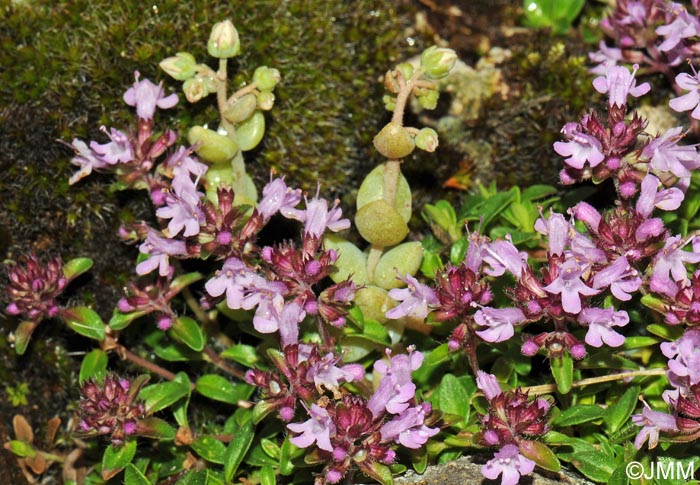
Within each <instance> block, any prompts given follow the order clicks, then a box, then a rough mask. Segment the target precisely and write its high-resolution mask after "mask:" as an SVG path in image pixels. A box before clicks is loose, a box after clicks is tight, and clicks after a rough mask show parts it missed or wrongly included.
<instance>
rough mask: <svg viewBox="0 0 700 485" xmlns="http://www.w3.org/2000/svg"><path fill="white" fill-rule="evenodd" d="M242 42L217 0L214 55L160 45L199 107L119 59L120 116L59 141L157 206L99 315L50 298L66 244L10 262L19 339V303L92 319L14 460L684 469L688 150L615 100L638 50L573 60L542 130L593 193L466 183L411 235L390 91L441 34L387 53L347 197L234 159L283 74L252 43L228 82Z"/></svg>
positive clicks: (688, 433) (181, 468)
mask: <svg viewBox="0 0 700 485" xmlns="http://www.w3.org/2000/svg"><path fill="white" fill-rule="evenodd" d="M633 3H634V5H632V4H633ZM649 5H651V4H649ZM649 5H647V3H644V2H628V3H624V2H621V3H619V4H618V7H616V8H617V9H618V10H619V9H621V8H623V7H624V8H627V9H628V10H630V9H631V10H634V12H637V10H635V9H641V8H642V7H644V8H651V7H650V6H649ZM661 5H662V4H659V3H658V2H657V3H654V4H653V6H654V8H661ZM664 5H665V6H664V8H665V9H666V10H664V12H665V16H663V17H659V19H658V21H659V25H658V26H656V32H657V33H659V35H661V36H662V37H670V36H675V35H676V32H677V31H680V30H679V29H677V28H676V27H677V25H678V24H677V22H680V20H678V19H681V20H682V19H686V20H684V22H685V23H684V24H683V25H684V26H685V27H684V29H685V30H682V33H680V34H678V35H677V37H678V39H679V41H678V43H676V45H674V46H673V47H674V48H677V49H681V47H679V46H680V45H681V44H682V47H683V48H684V49H686V50H687V51H682V52H683V53H685V54H684V55H686V57H687V58H689V59H691V60H692V56H691V55H690V54H692V53H693V52H694V50H693V49H694V47H693V46H694V44H692V41H693V40H694V38H695V37H699V36H700V21H697V15H691V14H689V13H688V11H687V10H686V9H685V7H682V6H680V5H677V4H669V5H670V6H668V5H666V4H664ZM625 6H626V7H625ZM693 7H697V5H693ZM618 10H616V11H615V12H616V13H615V14H614V15H618V13H617V12H618ZM628 13H629V12H628ZM635 15H637V17H639V16H640V15H641V14H639V13H636V14H635ZM618 16H619V15H618ZM637 17H635V18H637ZM615 18H617V17H615ZM688 19H690V20H688ZM693 19H694V20H693ZM567 22H568V21H567ZM617 22H618V24H619V25H628V24H629V22H627V23H625V22H623V21H621V20H620V19H617ZM696 25H697V26H698V28H697V29H696V30H693V29H694V26H696ZM671 26H674V27H673V28H672V27H671ZM674 38H675V37H674ZM665 42H668V39H667V40H666V41H665ZM244 45H245V43H244V42H242V41H241V39H240V38H239V35H238V31H237V30H236V28H235V26H234V24H233V22H232V21H230V20H223V21H221V22H218V23H216V24H215V25H213V27H212V29H211V33H210V36H209V39H208V42H207V53H208V54H209V56H210V57H211V58H213V59H215V60H216V61H215V62H216V64H215V66H214V67H210V66H209V64H208V60H199V59H196V58H195V56H193V55H192V54H190V53H188V52H178V53H173V56H171V57H168V58H167V59H164V60H163V61H162V62H161V63H160V67H161V68H162V70H163V72H165V73H166V74H167V75H169V76H170V77H171V78H172V79H174V80H175V81H177V82H181V83H182V91H183V94H184V98H185V99H186V100H187V101H188V102H190V103H200V102H206V101H205V100H206V98H207V97H208V96H209V95H212V97H214V98H215V103H216V108H217V110H216V112H217V119H214V120H210V121H209V123H207V124H206V125H195V126H191V127H188V129H187V130H186V133H184V132H183V133H177V132H175V131H174V130H172V129H169V128H168V127H167V126H165V125H164V124H163V123H162V122H161V121H160V118H159V117H158V115H159V113H160V112H161V111H162V110H167V109H170V108H172V107H174V106H175V105H176V104H177V103H180V102H183V101H182V99H181V97H182V95H178V94H176V93H174V92H171V91H172V89H171V88H173V87H174V86H175V83H171V82H170V81H169V82H168V84H166V83H164V82H163V81H161V82H160V83H159V84H156V83H154V82H153V81H151V80H149V79H145V78H142V76H141V75H140V74H139V73H138V72H136V73H134V81H133V82H132V83H131V84H130V85H129V86H128V88H127V89H126V91H125V92H124V95H123V101H124V102H125V104H126V105H127V106H129V107H131V108H133V109H134V110H135V115H136V116H135V121H134V123H133V124H132V125H131V126H128V127H112V126H105V127H103V128H102V129H101V130H102V132H103V137H102V139H100V140H89V141H85V140H81V139H79V138H75V139H73V140H71V141H70V142H68V141H65V142H64V143H65V144H66V145H67V146H69V147H70V148H71V149H72V150H73V151H74V153H75V154H74V156H73V158H72V163H73V164H74V165H75V166H76V168H77V171H76V172H75V174H74V175H73V176H72V177H71V180H70V182H71V183H72V184H80V183H83V182H82V179H84V178H85V177H89V176H91V174H92V173H93V172H105V173H109V174H112V175H113V177H114V182H113V185H112V189H113V190H115V191H143V192H145V194H146V197H148V199H149V200H150V203H151V205H152V216H151V218H150V220H145V221H125V222H124V224H123V225H122V227H121V228H120V231H119V234H118V235H117V237H115V243H117V244H118V243H120V242H119V241H118V239H121V243H126V244H132V245H134V254H135V264H134V271H133V279H132V280H131V281H129V282H128V283H127V284H126V287H125V295H124V298H122V299H121V300H120V301H119V303H118V305H117V307H116V308H115V309H114V311H113V313H112V314H111V315H99V314H98V313H97V312H96V311H95V310H94V309H92V308H91V307H90V306H89V305H85V304H81V303H78V302H79V298H76V297H71V298H66V297H65V295H66V294H68V292H70V291H74V290H73V289H72V288H76V287H77V288H78V289H79V286H80V278H81V277H83V275H85V274H86V273H87V272H89V271H90V267H91V265H92V261H91V259H90V258H89V255H71V257H72V259H68V260H66V261H64V260H62V259H61V257H59V256H58V255H51V254H27V255H24V256H22V257H20V258H18V259H17V260H16V261H8V262H6V267H7V272H8V279H9V283H8V285H7V287H6V288H5V298H6V300H7V304H6V306H5V313H6V314H7V315H9V316H11V317H13V318H16V319H17V322H18V323H17V327H16V329H15V331H14V334H13V339H14V340H13V342H14V349H15V351H16V352H17V353H18V354H25V353H31V352H32V339H33V335H34V334H35V331H36V329H37V327H39V325H60V324H65V326H66V328H67V331H73V332H75V333H77V334H78V335H80V336H82V337H84V338H85V342H86V343H89V344H88V345H87V346H88V347H89V348H88V350H86V351H85V353H84V355H82V356H81V358H82V361H81V366H80V373H79V376H78V380H79V382H80V389H79V393H78V392H76V394H79V398H78V399H77V401H76V403H75V407H74V409H73V411H74V413H73V416H72V417H71V419H70V420H68V422H67V423H61V420H60V419H58V418H56V419H53V420H51V421H50V422H49V423H29V422H28V421H27V419H26V418H25V417H23V416H21V415H16V416H15V418H14V420H13V423H12V424H13V428H14V436H13V439H11V440H9V441H7V442H6V443H5V444H4V446H5V448H6V449H8V450H10V451H11V452H12V453H13V454H14V455H16V457H17V459H18V462H19V464H20V466H21V468H22V470H23V472H24V474H25V476H26V477H27V479H28V480H30V481H35V482H38V481H40V480H41V479H42V476H46V474H47V473H51V472H52V471H54V470H56V469H60V473H58V475H60V476H61V477H62V479H63V481H64V482H65V483H106V482H110V481H111V482H112V483H122V482H123V483H127V484H148V483H183V484H187V483H251V484H257V483H260V484H273V483H277V482H279V483H312V482H313V483H318V484H322V483H340V482H346V483H358V482H363V481H371V480H374V481H376V482H380V483H391V482H392V481H393V477H394V476H397V475H399V474H401V473H403V472H404V471H405V470H407V469H408V468H409V467H411V468H413V469H415V470H416V471H418V472H419V473H421V472H423V471H424V470H425V469H426V467H427V466H428V465H429V464H432V463H444V462H447V461H450V460H453V459H455V458H457V457H458V456H460V455H462V454H473V453H486V454H488V458H487V459H486V460H484V463H483V466H482V468H481V472H482V474H483V476H484V477H485V478H488V479H495V480H500V482H501V483H503V484H505V485H510V484H515V483H518V482H519V480H520V478H521V477H522V476H527V475H530V474H531V473H533V472H534V471H535V469H536V468H539V469H540V470H544V471H548V472H553V473H556V472H558V471H559V470H560V469H561V467H562V466H568V467H571V468H574V469H576V470H578V471H579V472H580V473H582V474H583V475H584V476H586V477H587V478H588V479H590V480H593V481H595V482H601V483H603V482H608V483H613V484H620V483H630V481H632V482H640V481H641V482H642V483H654V481H656V483H671V482H669V481H668V477H666V478H664V480H665V481H659V480H658V478H657V477H652V478H645V477H644V476H631V475H630V470H629V468H628V466H629V464H630V463H633V462H634V463H636V462H638V463H640V466H641V467H642V468H643V469H644V468H645V467H646V469H651V468H652V464H656V463H661V464H673V465H674V466H675V465H676V464H679V465H681V466H680V468H674V470H676V469H677V470H681V471H682V472H683V476H679V475H675V476H674V477H672V479H673V480H675V481H677V482H678V483H685V480H686V479H687V478H689V477H690V476H691V475H693V474H694V473H695V470H696V468H697V467H698V466H700V463H695V462H694V461H693V457H694V454H695V453H694V449H695V448H693V447H694V442H695V440H696V439H697V437H698V436H700V387H698V386H700V371H699V370H698V365H697V358H696V354H697V351H696V350H695V349H696V348H697V347H698V340H699V339H700V332H699V331H698V330H697V329H696V328H695V327H696V326H697V324H698V322H700V272H699V270H697V269H696V268H695V265H696V264H697V263H698V262H700V237H699V236H700V233H698V226H699V224H698V223H697V221H696V214H697V212H698V210H700V192H698V183H699V182H700V179H699V178H698V177H699V176H698V175H697V174H696V173H695V172H697V170H696V169H697V168H699V167H700V157H699V156H698V153H697V149H696V146H695V145H692V144H686V143H684V140H683V139H684V137H685V135H686V132H685V131H684V128H683V126H678V127H672V128H669V129H667V130H665V131H664V132H660V133H651V132H648V131H647V120H646V119H645V118H644V117H643V116H641V115H640V114H639V113H638V112H636V111H635V109H634V106H635V105H636V104H637V103H639V102H641V101H642V100H643V99H644V97H645V96H646V95H647V94H648V93H650V92H651V91H652V90H653V89H656V88H655V86H652V85H651V84H650V82H648V81H644V82H640V81H638V80H637V73H638V70H639V69H640V67H639V65H637V64H632V65H629V66H628V65H626V64H623V63H622V61H623V60H625V59H622V58H617V57H610V56H609V57H610V59H609V62H607V63H605V62H603V63H602V64H601V65H600V66H598V67H597V68H595V71H596V74H597V75H596V76H593V77H592V79H591V82H592V84H593V87H594V88H595V90H596V91H597V92H598V93H599V95H600V96H599V97H598V98H596V99H591V100H590V102H589V104H588V105H589V109H587V110H586V111H585V112H584V113H583V114H582V115H581V117H580V118H579V119H577V120H571V121H570V122H568V123H566V125H565V126H563V127H562V131H561V139H560V140H559V141H557V142H555V143H554V145H553V146H552V150H554V151H555V152H556V153H558V154H559V155H561V157H562V164H563V168H562V170H561V173H560V182H561V184H562V185H563V186H576V185H578V184H581V183H591V182H592V183H593V184H595V185H597V186H599V187H607V189H608V191H609V192H610V193H611V194H612V195H611V197H610V200H609V202H601V201H600V200H596V201H593V200H589V201H583V200H572V198H571V197H566V196H565V195H562V194H563V193H561V192H559V191H558V190H557V188H555V187H551V186H546V185H534V186H530V187H523V188H520V187H512V188H510V189H508V190H499V189H498V188H496V187H495V185H492V186H490V187H483V186H482V187H479V189H478V192H475V193H473V194H470V195H468V196H466V197H465V198H464V200H463V201H462V205H461V207H453V206H452V205H451V204H450V203H449V202H447V201H444V200H441V201H435V203H434V204H428V205H426V206H425V208H424V209H423V211H422V214H421V216H422V217H423V219H424V220H425V221H426V223H427V226H428V227H429V228H430V230H431V232H432V234H423V235H422V237H421V238H420V240H417V239H416V238H415V237H413V236H414V234H411V231H410V228H409V224H410V225H413V224H414V223H415V219H413V220H412V216H414V211H413V207H412V205H413V200H412V193H411V188H410V186H409V184H408V182H407V181H406V179H405V177H404V176H403V175H402V172H401V167H402V164H403V163H410V155H411V154H412V153H413V151H414V150H416V149H419V150H424V151H427V152H433V151H435V149H436V148H437V146H438V134H437V133H436V132H435V130H433V129H431V128H418V127H413V126H407V125H406V122H405V118H406V110H407V106H409V103H410V101H411V99H414V100H416V101H417V102H418V103H419V104H420V106H421V107H422V108H423V109H428V110H429V109H434V108H435V107H436V106H437V104H438V100H439V97H440V93H439V92H438V88H437V86H438V85H437V82H436V81H437V80H439V79H442V78H444V77H445V76H447V75H448V73H449V72H450V70H451V69H452V68H453V66H454V64H455V62H456V60H457V58H456V55H455V53H454V52H453V51H452V50H450V49H447V48H443V47H435V46H434V47H430V48H428V49H426V50H425V51H424V52H423V53H422V54H421V55H420V57H419V59H416V60H415V61H414V62H402V63H399V64H398V65H396V66H392V67H391V68H390V69H389V70H388V71H387V73H386V74H385V75H384V78H383V82H384V86H385V88H386V95H385V96H384V98H383V101H384V105H385V107H386V109H387V110H388V111H389V112H391V118H390V120H389V121H388V122H387V123H386V125H385V126H383V127H382V128H381V129H380V130H379V131H378V133H377V134H376V136H375V137H374V140H373V144H374V147H375V148H376V150H377V151H378V152H379V153H380V154H381V155H382V156H383V157H384V158H385V159H386V161H385V162H383V163H381V164H379V165H377V166H376V167H375V168H373V169H372V170H371V171H370V172H369V173H368V174H367V176H366V177H365V178H364V180H363V182H362V184H361V185H360V187H359V188H358V190H357V196H356V206H355V214H354V218H353V220H352V221H351V220H350V219H349V218H347V217H345V216H344V214H343V209H342V208H341V206H340V202H339V201H338V200H335V201H329V200H327V199H325V198H324V197H323V196H322V194H323V192H324V188H323V187H322V186H319V187H318V189H317V190H316V192H312V193H302V191H301V190H299V189H295V188H293V187H291V186H290V185H291V184H289V183H288V181H287V180H286V179H285V177H284V174H275V173H272V174H271V175H270V179H269V182H268V183H267V184H266V185H265V186H264V187H262V188H261V190H260V191H258V188H257V187H256V186H255V184H254V182H253V180H252V178H251V177H250V176H249V175H248V172H247V170H246V165H245V156H244V154H245V152H249V151H252V150H255V149H256V148H258V146H259V143H260V142H261V140H262V139H263V137H264V134H265V130H266V123H268V121H266V116H271V117H273V118H274V104H275V94H274V93H275V88H276V87H277V85H278V84H279V83H280V82H283V80H284V73H283V72H280V71H279V70H278V69H276V68H274V67H268V66H259V67H257V68H255V69H250V68H251V66H247V67H248V68H249V69H250V72H252V75H251V77H250V79H247V80H246V82H244V83H239V84H237V85H236V88H235V89H234V90H233V92H230V90H231V89H232V85H233V84H234V83H233V82H232V78H233V76H232V75H231V72H232V70H233V69H234V68H235V64H234V62H232V60H235V59H236V57H237V56H238V54H239V53H240V51H241V49H242V48H243V47H242V46H244ZM646 48H647V49H650V47H648V46H647V47H646ZM601 49H603V47H602V46H601ZM660 50H662V51H664V52H666V51H665V50H664V49H660ZM674 52H675V51H674ZM678 55H681V54H678ZM674 59H675V58H674ZM671 64H673V63H672V62H671ZM676 65H677V63H676ZM690 67H692V63H691V64H690V65H689V68H690ZM692 72H693V73H692V75H691V74H689V73H687V72H681V73H678V74H676V75H675V76H674V77H673V80H675V82H677V84H678V86H680V88H681V89H679V90H678V93H679V95H678V96H675V97H673V98H672V99H670V101H667V102H668V104H669V106H670V108H671V109H673V110H675V111H679V112H686V111H689V112H690V116H691V119H697V118H700V114H698V110H697V109H696V105H697V104H698V101H699V100H700V91H698V86H700V81H698V79H697V73H696V72H695V71H692ZM686 91H687V92H686ZM267 112H269V113H267ZM290 228H291V229H290ZM136 248H137V249H136ZM136 254H138V256H136ZM8 392H9V391H8ZM12 396H13V397H12V399H17V400H21V399H22V398H23V394H22V390H21V389H13V390H12ZM35 430H37V431H38V430H42V435H44V436H45V437H44V438H43V439H38V438H37V439H35V434H36V435H37V436H38V435H39V433H38V432H37V433H35Z"/></svg>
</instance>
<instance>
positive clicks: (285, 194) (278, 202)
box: [257, 178, 301, 221]
mask: <svg viewBox="0 0 700 485" xmlns="http://www.w3.org/2000/svg"><path fill="white" fill-rule="evenodd" d="M300 200H301V190H300V189H294V190H293V189H291V188H289V187H287V184H285V183H284V178H276V179H273V180H270V182H268V184H267V185H265V187H264V188H263V197H262V199H261V200H260V203H259V204H258V208H257V209H258V212H259V213H260V215H262V217H263V219H264V220H265V221H267V220H269V219H270V217H272V216H273V215H275V214H277V212H279V211H280V210H283V211H287V210H290V209H294V207H296V206H297V204H299V201H300Z"/></svg>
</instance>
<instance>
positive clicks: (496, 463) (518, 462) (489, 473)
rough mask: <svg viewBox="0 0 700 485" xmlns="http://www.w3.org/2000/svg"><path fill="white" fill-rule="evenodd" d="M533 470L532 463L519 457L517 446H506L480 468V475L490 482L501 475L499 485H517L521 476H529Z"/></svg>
mask: <svg viewBox="0 0 700 485" xmlns="http://www.w3.org/2000/svg"><path fill="white" fill-rule="evenodd" d="M534 469H535V462H534V461H532V460H530V459H529V458H525V457H524V456H523V455H521V454H520V452H519V451H518V447H517V446H515V445H513V444H508V445H505V446H504V447H503V448H501V449H500V450H499V451H498V452H496V453H495V454H494V455H493V458H492V459H490V460H489V461H488V462H487V463H486V465H484V466H482V467H481V474H482V475H483V476H485V477H486V478H488V479H490V480H495V479H497V478H498V476H499V475H502V476H501V485H517V484H518V483H519V482H520V476H521V475H529V474H530V473H532V470H534Z"/></svg>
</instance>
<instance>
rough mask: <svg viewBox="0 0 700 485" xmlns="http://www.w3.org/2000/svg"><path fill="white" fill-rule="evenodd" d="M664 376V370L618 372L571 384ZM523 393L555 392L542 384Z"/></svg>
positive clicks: (524, 389) (550, 386)
mask: <svg viewBox="0 0 700 485" xmlns="http://www.w3.org/2000/svg"><path fill="white" fill-rule="evenodd" d="M664 374H666V369H662V368H659V369H645V370H635V371H630V372H620V373H619V374H609V375H606V376H599V377H589V378H588V379H581V380H580V381H576V382H574V383H573V385H572V387H584V386H590V385H591V384H598V383H600V382H610V381H619V380H622V379H631V378H633V377H646V376H662V375H664ZM522 390H523V391H526V392H528V393H529V394H531V395H539V394H548V393H550V392H554V391H556V390H557V386H556V384H542V385H540V386H529V387H523V388H522Z"/></svg>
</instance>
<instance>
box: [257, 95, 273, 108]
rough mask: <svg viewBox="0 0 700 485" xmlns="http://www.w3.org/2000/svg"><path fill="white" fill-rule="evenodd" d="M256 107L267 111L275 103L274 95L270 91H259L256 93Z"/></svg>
mask: <svg viewBox="0 0 700 485" xmlns="http://www.w3.org/2000/svg"><path fill="white" fill-rule="evenodd" d="M257 99H258V108H259V109H261V110H263V111H269V110H271V109H272V106H274V104H275V95H274V94H272V92H270V91H261V92H259V93H258V98H257Z"/></svg>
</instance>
